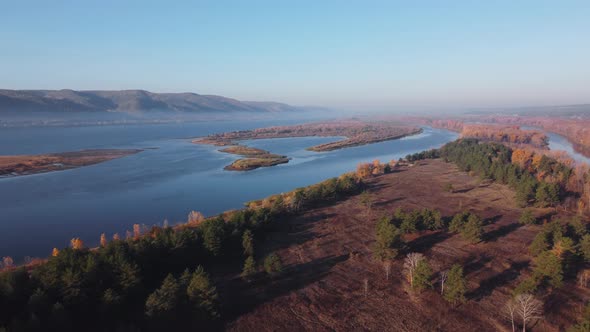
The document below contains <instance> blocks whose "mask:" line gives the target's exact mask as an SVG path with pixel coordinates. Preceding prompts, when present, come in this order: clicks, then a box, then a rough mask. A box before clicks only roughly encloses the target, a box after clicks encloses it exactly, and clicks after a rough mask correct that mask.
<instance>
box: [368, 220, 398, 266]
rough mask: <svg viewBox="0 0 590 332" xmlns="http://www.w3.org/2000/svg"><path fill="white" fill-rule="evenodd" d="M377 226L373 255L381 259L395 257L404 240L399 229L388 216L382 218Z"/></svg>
mask: <svg viewBox="0 0 590 332" xmlns="http://www.w3.org/2000/svg"><path fill="white" fill-rule="evenodd" d="M375 228H376V234H375V244H374V245H373V255H374V256H375V258H377V259H379V260H386V259H393V258H395V257H396V256H397V253H398V249H399V248H400V247H401V242H402V240H401V234H400V231H399V229H398V228H397V227H395V225H393V224H392V223H391V220H390V219H389V218H387V217H384V218H381V219H380V220H379V221H378V222H377V225H376V227H375Z"/></svg>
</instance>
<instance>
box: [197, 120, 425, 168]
mask: <svg viewBox="0 0 590 332" xmlns="http://www.w3.org/2000/svg"><path fill="white" fill-rule="evenodd" d="M423 132H424V129H423V128H421V127H417V126H414V125H408V124H401V123H375V122H365V121H358V120H347V121H334V122H325V123H309V124H303V125H295V126H278V127H268V128H259V129H254V130H244V131H234V132H226V133H220V134H213V135H209V136H206V137H201V138H195V139H193V140H191V143H193V144H207V145H213V146H220V147H227V148H225V149H221V150H219V151H221V152H225V153H232V154H236V155H241V156H245V157H247V158H242V159H238V160H236V161H234V162H233V163H232V164H230V165H228V166H225V167H224V170H228V171H249V170H253V169H257V168H260V167H270V166H275V165H279V164H284V163H288V162H289V160H290V158H288V156H281V155H276V154H272V153H271V152H269V151H265V150H261V149H256V148H252V147H248V146H245V145H240V143H239V142H240V141H244V140H254V139H277V138H297V137H343V139H341V140H339V141H336V142H330V143H325V144H320V145H316V146H311V147H308V148H306V150H308V151H314V152H327V151H334V150H339V149H345V148H350V147H357V146H362V145H368V144H373V143H379V142H384V141H391V140H397V139H401V138H404V137H408V136H413V135H418V134H421V133H423Z"/></svg>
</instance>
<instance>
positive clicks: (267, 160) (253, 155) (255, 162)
mask: <svg viewBox="0 0 590 332" xmlns="http://www.w3.org/2000/svg"><path fill="white" fill-rule="evenodd" d="M219 151H221V152H225V153H231V154H237V155H240V156H244V157H246V158H242V159H238V160H236V161H234V162H233V163H231V164H230V165H227V166H225V167H224V169H225V170H228V171H250V170H253V169H256V168H259V167H269V166H275V165H279V164H286V163H288V162H289V158H287V156H281V155H278V154H273V153H270V152H268V151H266V150H262V149H257V148H252V147H248V146H243V145H234V146H230V147H228V148H225V149H222V150H219Z"/></svg>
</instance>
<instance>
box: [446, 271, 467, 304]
mask: <svg viewBox="0 0 590 332" xmlns="http://www.w3.org/2000/svg"><path fill="white" fill-rule="evenodd" d="M466 292H467V286H466V283H465V278H464V277H463V268H462V267H461V265H459V264H454V265H453V266H451V268H450V270H449V274H448V276H447V281H446V287H445V292H444V294H443V297H444V299H445V300H447V301H448V302H451V303H453V304H455V303H457V302H465V293H466Z"/></svg>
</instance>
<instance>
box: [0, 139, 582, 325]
mask: <svg viewBox="0 0 590 332" xmlns="http://www.w3.org/2000/svg"><path fill="white" fill-rule="evenodd" d="M430 158H441V159H443V160H444V161H446V162H452V163H454V164H456V165H457V167H458V168H459V169H460V170H462V171H465V172H468V173H470V174H472V175H477V176H479V177H480V178H482V179H489V180H493V181H496V182H499V183H503V184H507V185H509V186H510V187H512V188H513V189H514V190H515V191H516V198H517V201H518V203H519V204H520V205H521V206H522V207H527V206H537V207H558V206H564V205H565V203H566V201H567V199H568V198H571V197H575V199H579V200H583V199H584V196H583V192H579V191H578V192H576V191H575V190H574V189H576V188H577V189H579V188H580V185H579V183H577V182H576V181H574V180H573V179H575V178H579V176H576V171H575V170H574V169H573V168H571V167H568V166H567V165H565V164H563V163H561V162H559V161H558V160H556V159H553V158H551V157H548V156H546V155H544V154H535V153H534V152H530V151H527V150H520V149H514V150H513V149H511V148H510V147H507V146H504V145H502V144H497V143H482V142H480V141H478V140H477V139H460V140H457V141H455V142H452V143H449V144H447V145H445V146H444V147H442V148H441V149H437V150H429V151H424V152H421V153H418V154H414V155H409V156H407V157H406V158H405V160H402V161H390V162H388V163H381V162H379V161H377V160H376V161H374V162H372V163H361V164H359V165H358V167H357V169H356V172H354V173H347V174H343V175H341V176H340V177H338V178H332V179H329V180H326V181H324V182H321V183H318V184H315V185H311V186H308V187H305V188H299V189H296V190H294V191H291V192H288V193H283V194H278V195H274V196H270V197H268V198H265V199H263V200H258V201H252V202H249V203H248V204H247V207H246V208H245V209H242V210H237V211H228V212H226V213H223V214H221V215H218V216H214V217H210V218H205V217H204V216H203V215H202V214H200V213H198V212H192V213H191V214H190V215H189V218H188V221H187V223H185V224H182V225H177V226H174V227H169V226H168V225H164V226H162V227H159V226H154V227H151V228H150V229H147V230H145V229H142V228H141V227H140V226H139V225H136V227H134V229H133V232H130V233H129V234H128V235H127V236H126V237H125V239H123V238H121V237H119V235H117V234H115V236H113V239H111V240H108V239H107V238H106V236H104V234H103V236H101V240H100V246H99V247H98V248H87V247H86V246H85V245H84V243H83V242H82V240H80V239H78V238H74V239H72V241H71V246H70V247H68V248H62V249H58V248H55V249H54V250H53V253H52V255H51V257H49V258H48V259H47V260H46V261H44V262H40V263H38V264H35V265H29V266H20V267H14V266H11V265H12V264H6V265H7V267H5V269H4V271H3V272H2V273H0V301H1V302H0V309H1V311H0V312H1V314H0V326H1V327H4V328H5V329H8V330H10V331H22V330H27V331H36V330H39V331H40V330H47V329H49V330H60V331H69V330H74V329H79V327H80V326H83V327H84V329H85V330H95V331H100V330H125V331H127V330H161V329H162V328H164V327H166V328H169V329H170V328H171V329H183V328H201V329H209V330H217V329H221V328H222V327H223V324H224V315H226V313H227V310H228V309H229V308H227V307H224V306H223V303H224V299H223V296H224V294H223V293H220V292H219V291H218V290H217V288H216V287H217V286H218V285H217V283H218V280H217V275H218V273H220V272H219V271H224V272H225V273H227V272H228V270H229V271H233V273H232V274H234V275H238V276H240V277H239V278H242V279H243V280H244V282H246V283H248V282H250V280H252V279H253V278H257V279H260V278H268V279H269V280H272V278H275V277H276V276H277V275H279V274H281V273H282V270H283V267H282V262H281V258H280V257H279V256H278V255H275V254H274V253H269V254H267V255H265V256H264V257H259V256H260V255H259V252H258V251H257V249H256V248H257V246H258V245H257V244H259V243H261V241H264V238H265V232H267V231H268V230H269V229H272V227H273V225H274V224H277V223H280V222H281V221H282V220H285V218H290V217H291V216H295V215H298V214H301V213H303V212H304V211H308V210H310V209H313V208H315V207H318V206H321V205H325V204H328V203H332V202H336V201H339V200H342V199H344V198H346V197H349V196H351V195H358V194H360V201H361V203H362V204H364V205H366V207H367V209H369V210H370V206H371V204H372V203H371V198H370V196H369V194H367V193H366V192H365V191H364V188H365V180H366V179H369V178H371V177H374V176H379V175H382V174H386V173H391V172H396V170H397V168H398V166H399V164H402V163H403V164H409V163H419V162H420V160H423V159H430ZM587 179H588V177H587V176H585V177H582V181H587ZM576 183H577V185H574V184H576ZM582 187H583V185H582ZM445 190H448V191H451V192H452V191H453V190H454V188H453V187H452V186H451V185H449V187H448V188H445ZM485 222H486V221H485V220H483V219H482V218H480V217H479V216H477V215H476V214H474V213H471V212H469V211H463V212H461V213H458V214H456V215H453V216H447V217H445V216H442V215H441V213H440V212H439V211H437V210H431V209H427V208H423V209H418V210H411V211H403V210H401V209H398V210H395V211H393V213H391V214H390V215H386V216H384V217H383V218H381V219H379V221H378V222H377V225H376V229H375V240H374V244H373V246H372V250H373V255H374V257H375V259H376V260H378V261H382V262H387V261H388V260H391V259H394V258H395V257H397V256H398V255H399V254H402V253H403V254H405V255H406V260H407V264H408V266H409V267H408V268H409V269H410V270H411V271H414V272H416V274H414V272H412V275H411V276H409V277H408V278H409V280H410V284H411V287H412V288H415V289H418V290H419V289H421V288H423V287H431V286H432V284H431V281H432V280H433V278H434V277H433V276H432V274H431V272H429V271H430V270H429V269H430V268H429V266H428V264H427V263H428V262H427V261H426V260H425V258H424V257H423V256H416V255H413V253H412V252H408V251H407V248H406V246H405V242H404V236H405V234H414V233H417V232H424V231H441V230H442V231H446V232H450V233H458V234H460V235H461V237H462V238H463V239H465V240H466V241H468V242H469V243H478V242H480V241H482V239H483V235H484V234H483V226H484V225H485ZM521 222H522V223H523V224H529V223H537V222H538V220H537V218H535V217H534V216H531V215H530V214H529V213H527V210H525V213H523V216H522V217H521ZM581 225H582V224H581V223H580V222H579V220H577V219H572V220H571V221H568V222H560V221H552V222H551V223H548V224H547V225H545V226H544V228H543V231H542V232H541V233H539V235H538V236H537V238H535V241H534V242H533V243H532V244H531V249H530V250H531V253H532V254H533V255H534V256H535V258H534V262H535V263H534V266H533V273H532V276H531V277H530V278H528V279H526V280H524V281H523V282H522V283H521V284H520V285H519V286H518V288H517V289H516V290H515V293H518V294H531V293H534V292H537V291H539V289H544V288H546V287H548V286H551V287H557V286H560V285H561V283H562V281H563V280H565V279H568V278H570V279H571V278H576V277H577V278H579V280H580V282H587V279H588V278H590V272H588V271H587V270H586V269H585V268H581V269H580V268H578V266H583V265H579V264H576V262H581V261H587V260H588V259H589V258H588V257H590V235H588V232H587V230H586V227H585V226H583V225H582V226H581ZM451 271H452V277H453V280H455V281H454V283H455V284H454V285H455V286H451V285H453V284H452V283H451V284H447V286H445V287H448V288H446V289H447V291H448V292H449V293H447V295H445V293H444V292H442V294H443V296H444V297H445V299H446V300H447V301H449V302H452V303H456V302H461V301H463V300H464V293H465V289H464V286H462V285H464V280H463V277H462V270H461V266H460V265H457V266H453V267H452V269H451V270H450V271H447V272H445V273H449V274H448V275H447V274H445V275H444V276H440V278H444V280H450V279H447V278H450V277H451ZM589 271H590V270H589ZM261 275H262V277H261ZM414 278H417V279H414ZM441 280H442V279H441ZM443 282H444V281H443ZM441 287H443V286H441ZM122 308H125V310H124V311H123V310H122ZM123 312H124V313H125V314H123ZM583 323H584V322H581V324H583Z"/></svg>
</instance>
